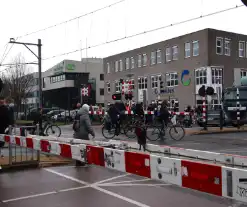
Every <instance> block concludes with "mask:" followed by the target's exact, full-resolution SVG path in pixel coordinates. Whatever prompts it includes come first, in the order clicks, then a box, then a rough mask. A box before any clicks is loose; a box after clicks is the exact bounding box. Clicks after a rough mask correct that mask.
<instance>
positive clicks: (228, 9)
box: [0, 0, 244, 72]
mask: <svg viewBox="0 0 247 207" xmlns="http://www.w3.org/2000/svg"><path fill="white" fill-rule="evenodd" d="M123 1H124V0H123ZM120 2H122V1H120ZM120 2H119V3H120ZM115 4H117V3H115ZM243 6H244V5H236V6H234V7H230V8H227V9H223V10H218V11H216V12H212V13H208V14H205V15H200V16H199V17H194V18H190V19H187V20H183V21H180V22H175V23H172V24H169V25H165V26H162V27H158V28H155V29H150V30H147V31H143V32H139V33H136V34H132V35H128V36H127V35H125V36H124V37H121V38H117V39H114V40H111V41H106V42H103V43H99V44H96V45H92V46H86V47H84V48H80V49H76V50H73V51H70V52H66V53H62V54H58V55H53V56H51V57H48V58H43V59H42V60H43V61H45V60H50V59H53V58H57V57H61V56H65V55H69V54H73V53H76V52H81V51H83V50H87V49H91V48H95V47H99V46H103V45H106V44H110V43H113V42H118V41H121V40H125V39H129V38H133V37H136V36H140V35H144V34H147V33H151V32H155V31H158V30H162V29H166V28H169V27H172V26H177V25H180V24H185V23H188V22H191V21H195V20H199V19H201V18H205V17H209V16H214V15H217V14H220V13H224V12H228V11H231V10H234V9H238V8H241V7H243ZM104 8H107V7H104ZM91 13H93V12H91ZM91 13H88V14H91ZM86 15H87V14H85V16H86ZM74 19H76V18H74ZM64 23H65V22H64ZM18 38H19V37H18ZM11 48H12V47H11ZM11 48H10V49H11ZM0 66H1V65H0ZM3 71H5V69H4V70H2V71H0V72H3Z"/></svg>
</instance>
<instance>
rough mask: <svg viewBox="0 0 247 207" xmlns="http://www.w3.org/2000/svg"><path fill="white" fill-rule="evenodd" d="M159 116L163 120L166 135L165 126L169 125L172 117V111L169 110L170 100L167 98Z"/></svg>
mask: <svg viewBox="0 0 247 207" xmlns="http://www.w3.org/2000/svg"><path fill="white" fill-rule="evenodd" d="M159 117H160V120H161V130H162V132H163V133H164V134H163V135H165V126H166V127H167V125H168V122H169V117H170V113H169V110H168V102H167V101H166V100H165V101H163V102H162V104H161V108H160V115H159Z"/></svg>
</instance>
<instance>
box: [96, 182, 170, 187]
mask: <svg viewBox="0 0 247 207" xmlns="http://www.w3.org/2000/svg"><path fill="white" fill-rule="evenodd" d="M170 185H171V184H168V183H165V184H162V183H161V184H140V183H123V184H121V183H119V184H111V183H103V184H100V185H98V186H105V187H118V186H119V187H120V186H150V187H155V186H170Z"/></svg>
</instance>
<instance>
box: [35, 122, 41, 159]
mask: <svg viewBox="0 0 247 207" xmlns="http://www.w3.org/2000/svg"><path fill="white" fill-rule="evenodd" d="M36 135H37V136H39V124H36ZM37 161H38V162H40V151H37Z"/></svg>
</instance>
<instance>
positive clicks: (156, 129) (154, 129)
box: [147, 115, 185, 141]
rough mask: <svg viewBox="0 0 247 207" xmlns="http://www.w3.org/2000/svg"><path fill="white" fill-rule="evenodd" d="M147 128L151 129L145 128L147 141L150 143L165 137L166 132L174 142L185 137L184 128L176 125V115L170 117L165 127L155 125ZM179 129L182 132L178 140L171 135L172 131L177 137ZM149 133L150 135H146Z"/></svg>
mask: <svg viewBox="0 0 247 207" xmlns="http://www.w3.org/2000/svg"><path fill="white" fill-rule="evenodd" d="M149 127H150V128H151V129H150V130H149V129H148V127H147V139H148V140H150V141H157V140H158V139H162V138H163V136H164V135H165V132H166V131H168V133H169V135H170V137H171V138H172V139H173V140H175V141H180V140H182V139H183V138H184V136H185V130H184V127H183V126H182V125H180V124H177V123H176V115H173V116H172V117H171V119H170V120H169V123H168V125H167V126H166V125H165V124H164V127H162V124H157V123H156V124H154V125H151V126H149ZM179 129H180V130H181V132H182V133H181V136H179V137H178V138H175V136H174V135H173V131H174V132H175V134H177V135H179V134H180V133H179ZM149 131H151V134H149V133H148V132H149Z"/></svg>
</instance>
